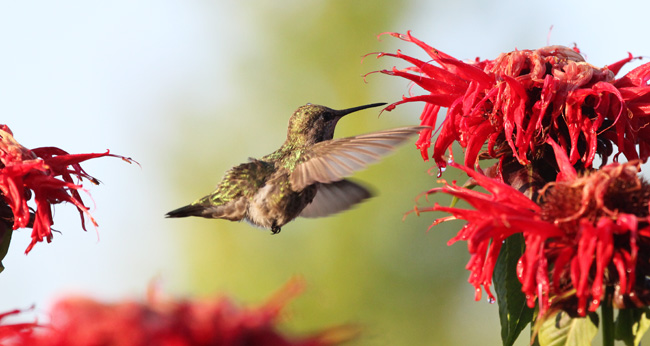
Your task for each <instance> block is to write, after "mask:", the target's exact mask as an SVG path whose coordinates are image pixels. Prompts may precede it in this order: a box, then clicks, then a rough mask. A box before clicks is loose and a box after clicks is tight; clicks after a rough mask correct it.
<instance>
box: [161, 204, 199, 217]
mask: <svg viewBox="0 0 650 346" xmlns="http://www.w3.org/2000/svg"><path fill="white" fill-rule="evenodd" d="M204 212H205V207H204V206H201V205H197V204H190V205H186V206H184V207H180V208H178V209H174V210H172V211H170V212H169V213H167V214H166V215H165V217H188V216H203V214H204Z"/></svg>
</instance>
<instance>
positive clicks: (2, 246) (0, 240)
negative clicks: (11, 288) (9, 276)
mask: <svg viewBox="0 0 650 346" xmlns="http://www.w3.org/2000/svg"><path fill="white" fill-rule="evenodd" d="M12 233H14V232H13V230H12V229H11V225H10V224H8V223H6V222H0V273H2V271H3V270H4V269H5V267H4V266H3V265H2V260H3V259H4V258H5V256H6V255H7V251H9V243H10V242H11V235H12Z"/></svg>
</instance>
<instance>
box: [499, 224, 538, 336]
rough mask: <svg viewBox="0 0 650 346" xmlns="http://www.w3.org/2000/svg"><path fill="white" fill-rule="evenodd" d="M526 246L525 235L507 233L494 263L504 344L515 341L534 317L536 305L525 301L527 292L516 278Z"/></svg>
mask: <svg viewBox="0 0 650 346" xmlns="http://www.w3.org/2000/svg"><path fill="white" fill-rule="evenodd" d="M524 246H525V243H524V237H523V235H521V234H514V235H512V236H510V237H508V239H506V240H505V242H504V244H503V245H502V247H501V252H500V253H499V258H498V259H497V263H496V265H495V267H494V275H493V280H494V289H495V291H496V293H497V302H498V303H499V318H500V319H501V341H502V342H503V345H504V346H511V345H513V344H514V343H515V340H517V337H518V336H519V334H520V333H521V331H522V330H524V328H526V326H527V325H528V323H530V321H531V320H532V319H533V309H531V308H529V307H528V306H527V305H526V296H525V295H524V293H523V292H521V283H520V282H519V279H517V262H518V261H519V258H521V255H522V254H523V252H524Z"/></svg>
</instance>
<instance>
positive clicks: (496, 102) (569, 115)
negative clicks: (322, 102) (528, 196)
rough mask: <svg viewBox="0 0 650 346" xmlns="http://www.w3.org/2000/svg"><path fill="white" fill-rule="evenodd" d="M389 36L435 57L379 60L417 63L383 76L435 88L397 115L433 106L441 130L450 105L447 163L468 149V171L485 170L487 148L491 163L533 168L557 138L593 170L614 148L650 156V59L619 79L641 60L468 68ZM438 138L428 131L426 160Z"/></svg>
mask: <svg viewBox="0 0 650 346" xmlns="http://www.w3.org/2000/svg"><path fill="white" fill-rule="evenodd" d="M389 34H390V35H392V36H395V37H398V38H400V39H402V40H404V41H407V42H412V43H415V44H417V45H418V46H420V47H421V48H422V49H424V51H425V52H426V53H427V54H428V55H429V56H430V57H431V59H433V63H432V62H425V61H422V60H418V59H416V58H413V57H411V56H408V55H404V54H402V53H401V52H400V51H397V53H396V54H389V53H380V54H379V56H392V57H397V58H400V59H403V60H405V61H407V62H409V63H411V64H413V66H411V67H409V68H406V69H403V70H398V69H396V68H393V69H392V70H383V71H380V72H381V73H384V74H388V75H394V76H400V77H403V78H406V79H409V80H411V81H413V82H414V83H415V84H417V85H419V86H421V87H422V88H424V89H425V90H426V91H428V92H429V94H428V95H417V96H410V97H405V98H404V99H403V100H402V101H399V102H396V103H393V104H392V105H390V106H389V107H388V108H387V109H388V110H391V109H392V108H394V107H395V106H396V105H398V104H402V103H405V102H415V101H423V102H426V105H425V107H424V111H423V113H422V115H421V124H422V125H428V126H431V127H435V125H436V119H437V115H438V112H439V110H440V108H441V107H447V108H448V111H447V116H446V118H445V120H444V122H443V124H442V126H441V128H440V129H439V131H440V133H439V136H438V137H437V139H436V141H435V144H434V148H433V158H434V160H435V162H436V164H437V165H438V167H441V168H442V167H445V166H446V164H447V161H446V160H445V159H444V154H445V152H446V151H447V150H448V149H449V150H450V146H451V144H452V143H453V142H454V141H458V142H459V143H460V145H461V146H462V147H463V148H466V152H465V166H468V167H474V166H475V165H477V158H478V156H479V152H480V151H481V148H482V147H483V145H484V144H485V143H487V145H488V146H487V154H488V155H489V157H491V158H503V157H504V156H512V157H514V158H515V159H516V160H517V161H518V162H519V163H520V164H522V165H525V164H527V163H529V162H530V161H531V160H535V159H536V158H538V157H539V156H541V155H542V154H543V150H544V149H545V148H543V147H544V143H545V142H546V139H547V138H551V139H553V140H554V141H555V142H557V143H559V144H560V146H562V148H564V149H565V150H566V151H567V152H569V153H570V154H569V158H570V160H571V163H572V164H575V163H576V162H578V161H580V162H582V165H583V166H584V167H585V168H591V166H592V162H593V159H594V156H595V154H596V153H598V154H600V155H601V156H603V159H604V161H606V160H607V158H608V157H609V156H610V155H611V154H612V144H616V146H617V147H618V150H619V153H621V152H622V153H623V154H624V155H625V156H626V157H627V159H629V160H632V159H638V158H640V159H642V160H644V161H645V160H646V159H647V158H648V156H649V155H650V127H648V126H647V125H648V124H650V117H649V116H650V86H648V84H647V82H648V79H650V63H648V64H644V65H641V66H639V67H637V68H636V69H634V70H633V71H631V72H630V73H628V74H626V75H625V76H623V77H622V78H619V79H615V75H616V74H617V73H618V71H619V70H620V68H621V67H622V66H623V65H625V64H626V63H628V62H629V61H631V60H632V59H633V57H632V55H630V56H629V57H627V58H625V59H623V60H621V61H618V62H616V63H614V64H611V65H609V66H606V67H603V68H598V67H595V66H593V65H591V64H589V63H587V62H585V61H584V59H583V57H582V56H581V55H580V54H579V53H578V52H577V50H574V49H570V48H567V47H563V46H550V47H544V48H541V49H537V50H516V51H513V52H510V53H503V54H501V55H500V56H499V57H498V58H496V59H494V60H482V61H479V60H478V59H477V60H476V61H471V62H463V61H460V60H458V59H456V58H454V57H452V56H450V55H448V54H445V53H443V52H441V51H439V50H437V49H435V48H433V47H431V46H429V45H427V44H425V43H424V42H422V41H420V40H418V39H416V38H414V37H413V36H411V34H410V33H408V34H407V35H401V34H396V33H389ZM434 63H436V64H438V65H435V64H434ZM430 138H431V131H430V130H427V131H423V133H422V134H421V136H420V139H419V141H418V142H417V145H418V147H419V148H420V150H421V151H422V156H423V157H424V159H425V160H426V159H427V157H428V154H427V152H428V147H429V145H430ZM637 145H638V146H639V150H638V151H637V149H636V146H637ZM546 149H547V148H546Z"/></svg>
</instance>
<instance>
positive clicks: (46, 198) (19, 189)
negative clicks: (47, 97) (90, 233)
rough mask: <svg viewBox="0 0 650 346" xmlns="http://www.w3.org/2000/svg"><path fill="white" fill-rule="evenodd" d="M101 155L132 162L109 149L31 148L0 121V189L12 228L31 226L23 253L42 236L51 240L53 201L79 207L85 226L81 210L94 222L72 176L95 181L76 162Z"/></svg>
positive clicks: (83, 224)
mask: <svg viewBox="0 0 650 346" xmlns="http://www.w3.org/2000/svg"><path fill="white" fill-rule="evenodd" d="M102 156H113V157H120V158H122V159H124V160H126V161H128V162H131V160H130V159H127V158H123V157H121V156H116V155H112V154H110V153H109V152H108V151H106V152H105V153H98V154H68V153H67V152H65V151H63V150H61V149H59V148H55V147H42V148H36V149H31V150H30V149H27V148H25V147H24V146H22V145H20V144H19V143H18V142H17V141H16V140H15V139H14V137H13V133H12V132H11V130H10V129H9V127H7V125H0V192H1V193H2V197H3V199H4V202H5V203H6V205H8V206H9V208H10V209H11V212H12V213H11V214H12V216H11V218H12V222H13V229H14V230H15V229H18V228H24V227H32V228H33V231H32V242H31V243H30V244H29V246H28V247H27V249H26V250H25V253H28V252H29V251H30V250H31V249H32V248H33V247H34V245H35V244H36V243H37V242H40V241H43V239H46V240H47V241H48V242H50V241H51V240H52V228H51V227H52V224H53V223H54V220H53V219H52V205H53V204H58V203H61V202H68V203H72V204H74V205H75V206H76V207H77V209H78V210H79V214H80V216H81V225H82V227H83V229H84V230H85V229H86V227H85V221H84V214H85V215H86V216H88V217H89V218H90V220H91V222H92V223H93V224H94V225H95V226H96V225H97V223H96V222H95V220H94V219H93V218H92V216H91V215H90V213H89V212H88V207H86V206H85V205H84V204H83V202H82V200H81V196H80V195H79V190H82V189H83V186H82V185H80V184H79V183H75V182H74V180H73V178H72V177H73V176H74V177H76V178H77V179H78V180H79V181H80V180H81V179H82V178H85V179H88V180H90V181H91V182H93V183H95V184H97V183H98V181H97V179H95V178H93V177H91V176H90V175H88V174H87V173H86V172H85V171H84V170H83V169H82V168H81V166H80V165H79V164H80V163H81V162H83V161H86V160H89V159H92V158H96V157H102ZM32 195H33V196H34V202H35V204H36V210H35V211H34V212H32V211H31V210H30V208H29V207H28V206H27V201H28V200H29V199H30V198H31V196H32ZM5 208H6V206H5ZM5 214H7V213H5V212H3V213H2V215H3V216H4V215H5Z"/></svg>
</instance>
